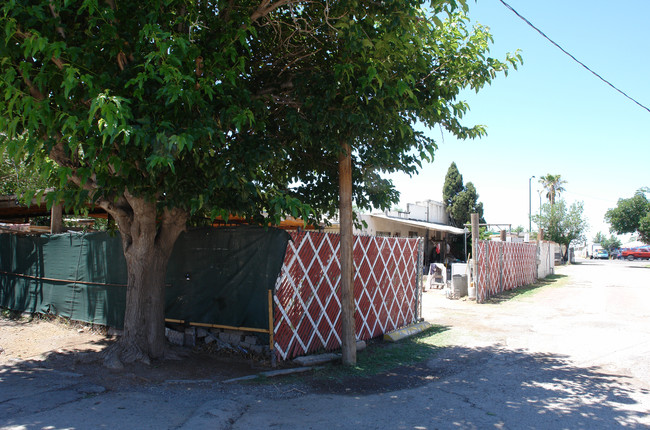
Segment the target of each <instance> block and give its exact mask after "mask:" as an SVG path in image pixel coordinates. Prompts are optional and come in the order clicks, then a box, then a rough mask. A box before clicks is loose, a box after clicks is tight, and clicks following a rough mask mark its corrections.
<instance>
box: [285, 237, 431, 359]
mask: <svg viewBox="0 0 650 430" xmlns="http://www.w3.org/2000/svg"><path fill="white" fill-rule="evenodd" d="M291 238H292V241H291V242H289V245H288V248H287V253H286V256H285V259H284V264H283V265H282V272H281V273H280V276H279V278H278V281H277V284H276V292H275V317H274V324H275V327H274V333H275V351H276V354H277V356H278V357H279V358H281V359H284V360H286V359H290V358H293V357H296V356H299V355H305V354H309V353H313V352H316V351H319V350H333V349H338V348H340V346H341V336H340V334H341V290H340V278H341V267H340V261H339V257H338V255H339V245H340V236H339V235H338V234H326V233H311V232H309V233H308V232H300V233H291ZM421 246H422V241H421V240H419V239H405V238H386V237H371V236H356V237H355V241H354V252H353V255H354V267H355V275H354V302H355V325H356V338H357V340H366V339H370V338H373V337H376V336H379V335H381V334H383V333H387V332H390V331H393V330H396V329H399V328H401V327H404V326H406V325H408V324H410V323H412V322H415V321H417V319H418V318H419V316H420V313H421V311H420V307H421V300H422V297H421V294H422V290H421V288H417V286H418V285H420V281H421V280H420V278H419V276H421V275H420V274H421V273H422V270H421V266H422V255H423V252H422V250H421Z"/></svg>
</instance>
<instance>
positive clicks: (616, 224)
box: [605, 188, 650, 243]
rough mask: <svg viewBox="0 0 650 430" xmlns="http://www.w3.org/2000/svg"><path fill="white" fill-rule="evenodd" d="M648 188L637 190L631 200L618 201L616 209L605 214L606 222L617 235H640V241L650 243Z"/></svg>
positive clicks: (649, 190)
mask: <svg viewBox="0 0 650 430" xmlns="http://www.w3.org/2000/svg"><path fill="white" fill-rule="evenodd" d="M648 192H650V189H648V188H641V189H639V190H637V192H636V193H635V194H634V196H633V197H630V198H629V199H618V203H617V204H616V207H615V208H612V209H609V210H608V211H607V212H605V222H607V223H609V224H610V230H611V231H612V232H614V233H617V234H623V233H635V232H636V233H638V234H639V239H640V240H641V241H643V242H645V243H650V201H648V198H647V197H646V194H647V193H648Z"/></svg>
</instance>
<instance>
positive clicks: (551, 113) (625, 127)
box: [389, 0, 650, 240]
mask: <svg viewBox="0 0 650 430" xmlns="http://www.w3.org/2000/svg"><path fill="white" fill-rule="evenodd" d="M505 1H506V3H508V4H509V5H510V6H512V7H513V8H514V9H515V10H517V12H519V13H520V14H521V15H523V16H524V17H526V18H527V19H528V20H529V21H530V22H531V23H532V24H534V25H535V26H536V27H537V28H539V29H540V30H542V31H543V32H544V33H545V34H546V35H547V36H548V37H549V38H551V39H552V40H554V41H555V42H556V43H557V44H559V45H560V46H562V47H563V48H564V49H565V50H566V51H568V52H569V53H571V54H572V55H573V56H574V57H576V58H577V59H578V60H580V61H581V62H583V63H584V64H586V65H587V66H588V67H589V68H590V69H592V70H594V71H595V72H597V73H598V74H599V75H601V76H602V77H603V78H605V79H606V80H608V81H609V82H611V83H612V84H613V85H614V86H616V87H618V88H619V89H621V90H622V91H624V92H625V93H627V94H628V95H629V96H631V97H633V98H634V99H636V100H637V101H639V102H640V103H641V104H643V105H645V106H647V107H650V79H649V77H650V74H649V71H650V26H648V25H647V19H648V16H650V1H648V0H621V1H618V2H611V1H605V0H572V1H566V0H546V1H543V2H537V1H535V2H533V1H530V0H505ZM468 4H469V8H470V10H469V17H470V19H471V20H472V21H473V22H478V23H480V24H482V25H484V26H488V27H489V28H490V32H491V34H492V36H493V38H494V44H493V45H492V47H491V49H490V56H492V57H495V58H500V59H503V58H505V53H506V52H514V51H515V50H517V49H519V50H520V51H521V55H522V57H523V61H524V62H523V65H521V66H520V67H519V68H518V70H516V71H515V70H511V71H510V72H509V73H508V76H507V77H504V76H503V75H500V76H499V77H498V78H496V79H495V80H493V81H492V84H491V85H490V86H486V87H484V88H483V89H482V90H481V91H480V92H479V93H478V94H476V93H474V92H473V91H466V92H463V93H462V94H461V97H460V98H461V99H463V100H465V101H467V102H468V104H469V106H470V112H469V113H468V114H467V115H466V116H465V117H464V123H465V124H466V125H474V124H483V125H485V126H487V136H486V137H483V138H481V139H478V140H466V141H463V140H457V139H455V138H454V137H452V136H450V135H448V134H445V133H443V134H442V136H441V131H440V130H439V129H434V130H429V131H428V132H427V133H431V135H432V136H433V137H434V138H435V139H436V141H437V143H438V150H437V151H436V153H435V159H434V161H433V163H429V164H424V165H423V168H422V169H421V171H420V173H419V174H418V175H417V176H414V177H412V178H410V177H408V175H403V174H392V175H389V178H390V179H392V180H393V183H394V185H395V187H396V189H397V190H398V191H400V193H401V202H400V207H401V208H404V209H405V208H406V204H407V203H414V202H416V201H423V200H427V199H432V200H438V201H441V200H442V187H443V184H444V180H445V175H446V173H447V169H448V168H449V166H450V164H451V163H452V162H455V163H456V165H457V166H458V170H459V171H460V173H461V174H462V175H463V180H464V182H465V183H467V182H472V183H473V184H474V185H475V186H476V189H477V191H478V193H479V201H480V202H483V206H484V211H485V219H486V221H487V222H488V223H493V224H512V227H513V228H515V227H517V226H523V227H524V228H525V229H528V223H529V218H528V216H529V179H530V178H531V177H532V176H535V178H533V179H531V180H530V184H531V191H530V205H531V212H532V213H533V214H535V213H537V212H538V211H539V206H540V194H539V193H538V191H539V190H541V189H542V187H541V185H540V184H539V182H538V178H540V177H541V176H544V175H547V174H560V175H561V177H562V179H564V180H565V181H566V184H565V185H564V188H565V189H566V191H565V192H563V193H562V194H561V195H560V197H561V198H564V199H565V200H566V202H567V203H568V204H572V203H574V202H578V201H581V202H583V204H584V215H585V218H586V219H587V222H588V223H589V230H588V231H587V232H586V236H587V239H588V240H591V239H593V236H595V235H596V233H597V232H603V233H604V234H606V235H607V236H609V234H610V233H609V225H608V224H607V223H605V221H604V220H603V217H604V214H605V212H606V211H607V209H609V208H613V207H615V206H616V203H617V201H618V199H619V198H629V197H632V196H633V195H634V192H635V191H636V190H637V189H639V188H641V187H643V186H650V166H649V164H650V130H648V128H649V127H650V112H649V111H647V110H645V109H643V108H642V107H639V106H638V105H636V104H635V103H634V102H632V101H630V100H629V99H627V98H625V97H624V96H623V95H621V94H620V93H618V92H617V91H615V90H614V89H612V88H611V87H610V86H608V85H607V84H606V83H604V82H602V81H601V80H599V79H598V78H597V77H596V76H594V75H592V74H591V73H590V72H589V71H587V70H586V69H584V68H583V67H582V66H581V65H579V64H578V63H576V62H574V61H573V60H572V59H571V58H570V57H568V56H567V55H566V54H564V53H562V51H560V50H559V49H558V48H557V47H555V46H554V45H552V44H551V43H550V42H549V41H547V40H546V39H544V38H543V37H542V36H541V35H539V33H537V32H536V31H535V30H534V29H533V28H531V27H529V26H528V25H527V24H526V23H525V22H524V21H522V20H521V19H520V18H518V17H517V16H516V15H515V14H514V13H513V12H512V11H510V10H509V9H507V8H506V7H505V6H504V5H503V4H502V3H501V2H500V1H499V0H478V1H477V2H474V1H473V0H468ZM541 199H542V203H544V199H545V193H543V194H542V195H541ZM532 229H533V230H536V229H537V226H536V225H535V223H534V222H533V223H532ZM626 238H627V237H622V239H623V240H625V239H626Z"/></svg>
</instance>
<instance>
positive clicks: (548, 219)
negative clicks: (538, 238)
mask: <svg viewBox="0 0 650 430" xmlns="http://www.w3.org/2000/svg"><path fill="white" fill-rule="evenodd" d="M583 214H584V206H583V203H582V202H577V203H573V204H572V205H571V206H570V207H567V205H566V202H565V201H564V200H563V199H560V200H558V201H556V202H555V203H554V204H551V203H545V204H544V205H542V210H541V215H534V216H533V219H534V220H535V222H536V223H537V224H538V225H539V226H540V228H542V229H543V230H544V237H545V238H547V239H549V240H551V241H553V242H556V243H559V244H560V245H565V246H566V249H567V252H568V248H569V246H570V245H571V244H572V243H573V242H584V241H585V232H586V230H587V228H588V224H587V221H586V220H585V219H584V215H583ZM567 252H565V253H564V256H563V258H564V259H565V260H566V258H567Z"/></svg>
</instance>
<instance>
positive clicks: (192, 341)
mask: <svg viewBox="0 0 650 430" xmlns="http://www.w3.org/2000/svg"><path fill="white" fill-rule="evenodd" d="M165 336H166V337H167V340H168V341H169V343H171V344H173V345H179V346H186V347H190V348H193V347H201V346H204V345H210V348H211V349H216V350H218V351H234V352H238V353H241V354H253V355H258V356H262V357H269V356H270V348H269V345H268V343H266V344H265V343H264V340H263V338H264V336H258V335H257V334H255V333H251V332H246V331H242V330H228V329H222V328H203V327H194V326H190V327H180V326H176V327H173V328H170V327H166V328H165Z"/></svg>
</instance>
